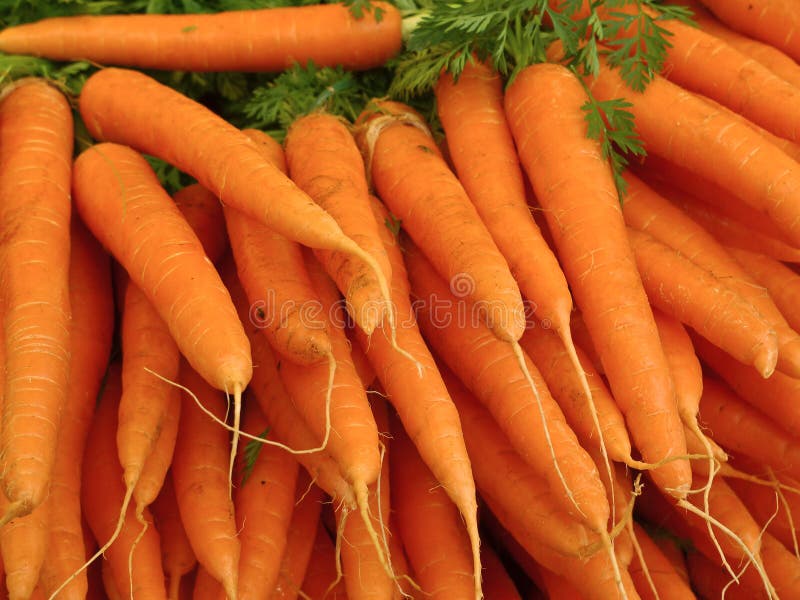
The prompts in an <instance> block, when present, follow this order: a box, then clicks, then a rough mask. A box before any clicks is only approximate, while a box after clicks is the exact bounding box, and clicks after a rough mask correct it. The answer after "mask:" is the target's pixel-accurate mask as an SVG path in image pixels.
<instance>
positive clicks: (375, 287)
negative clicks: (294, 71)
mask: <svg viewBox="0 0 800 600" xmlns="http://www.w3.org/2000/svg"><path fill="white" fill-rule="evenodd" d="M284 144H285V147H286V162H287V164H288V166H289V174H290V176H291V178H292V181H294V182H295V183H296V184H297V185H298V186H299V187H300V189H302V190H303V191H304V192H306V193H307V194H308V195H309V196H311V198H313V199H314V201H315V202H316V203H317V204H319V205H320V206H321V207H322V208H323V209H325V211H326V212H328V213H329V214H330V215H332V216H333V217H334V218H335V219H336V222H337V223H339V225H340V226H341V228H342V231H343V232H344V233H345V234H346V235H347V236H348V237H350V238H351V239H352V240H354V241H355V242H356V243H357V244H358V245H359V246H361V248H362V249H363V250H364V251H365V252H367V253H369V255H370V256H372V257H373V258H374V260H375V263H376V264H377V265H378V267H379V268H377V269H374V270H373V269H372V268H370V265H368V264H367V263H364V262H363V261H360V260H357V259H355V257H353V256H351V255H348V254H345V253H342V252H331V251H328V250H318V251H316V252H315V256H316V257H317V259H318V260H319V261H320V263H322V265H323V267H325V271H326V272H327V273H328V275H330V277H331V278H332V279H333V280H334V281H335V282H336V285H337V287H338V288H339V290H340V291H341V292H342V294H343V295H344V297H345V302H346V303H347V304H346V306H347V310H348V312H349V313H350V315H351V316H352V317H353V319H354V320H355V322H356V324H357V325H358V326H359V327H360V328H361V329H363V330H364V332H365V333H366V334H367V335H370V334H371V333H372V332H373V331H374V329H375V328H376V327H377V326H378V325H379V324H380V322H381V321H382V320H383V317H384V314H385V315H386V316H387V317H388V319H389V322H390V323H391V322H393V320H394V314H393V312H392V311H391V306H390V303H389V289H388V281H390V280H391V276H392V268H391V266H390V265H389V259H388V258H387V256H386V251H385V250H384V248H383V244H382V243H381V240H380V237H379V236H378V226H377V225H376V223H375V221H374V220H373V219H371V218H370V216H369V215H370V213H371V210H370V206H369V203H370V200H369V189H368V187H367V177H366V173H365V172H364V161H363V159H362V158H361V154H360V153H359V150H358V146H357V145H356V142H355V139H353V136H352V135H351V134H350V131H349V130H348V126H347V125H346V124H345V123H344V122H342V121H341V120H340V119H338V118H337V117H335V116H333V115H329V114H325V113H313V114H310V115H307V116H304V117H301V118H299V119H297V120H295V121H294V123H292V125H291V126H290V127H289V130H288V131H287V133H286V140H285V142H284ZM387 311H388V312H387ZM393 330H394V328H393Z"/></svg>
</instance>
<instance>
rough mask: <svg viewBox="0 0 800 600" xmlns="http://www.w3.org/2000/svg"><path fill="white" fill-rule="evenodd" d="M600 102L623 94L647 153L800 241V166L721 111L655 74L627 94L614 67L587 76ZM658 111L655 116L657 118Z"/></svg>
mask: <svg viewBox="0 0 800 600" xmlns="http://www.w3.org/2000/svg"><path fill="white" fill-rule="evenodd" d="M587 85H589V86H590V89H591V90H592V93H593V95H594V96H595V97H596V98H597V99H598V100H609V99H611V98H619V97H623V98H625V99H626V100H627V101H629V102H630V103H631V106H630V107H629V109H628V110H629V111H630V112H631V114H633V116H634V118H635V120H636V128H637V131H638V133H639V135H640V137H641V138H642V140H643V142H644V144H645V146H646V148H647V151H648V152H649V153H653V154H657V155H659V156H662V157H664V158H666V159H667V160H669V161H671V162H673V163H675V164H677V165H679V166H683V167H686V168H688V169H689V170H690V171H692V172H694V173H697V174H699V175H701V176H703V177H705V178H706V179H709V180H711V181H713V182H714V183H716V184H718V185H720V186H721V187H722V188H724V189H726V190H727V191H729V192H731V193H733V194H734V195H735V196H736V197H738V198H740V199H741V200H742V201H744V202H745V203H747V204H750V205H751V206H753V207H754V208H757V209H758V210H760V211H761V212H764V213H766V214H767V215H769V217H770V218H771V219H772V220H773V222H774V223H775V224H776V226H777V227H778V228H779V229H780V230H781V231H782V232H783V233H784V234H785V235H786V236H788V238H789V240H790V241H793V242H794V243H795V244H800V218H798V217H800V198H798V196H797V193H796V192H797V190H798V189H800V165H798V164H797V162H796V161H795V160H794V159H793V158H791V157H790V156H788V155H787V154H786V153H784V152H783V151H782V150H780V149H779V148H777V147H776V146H774V145H772V144H770V143H769V142H768V141H766V140H765V139H764V138H763V137H762V136H761V135H759V134H758V133H757V132H755V131H753V129H751V128H750V127H748V126H747V125H745V124H743V123H741V122H740V121H739V120H737V119H734V118H732V117H730V115H728V114H726V112H725V111H722V110H719V109H717V108H714V107H713V106H711V105H710V104H708V103H707V102H705V101H703V100H702V99H701V98H699V97H697V96H695V95H694V94H692V93H691V92H688V91H686V90H683V89H682V88H680V87H679V86H677V85H676V84H674V83H671V82H669V81H667V80H666V79H663V78H661V77H658V76H656V77H655V79H654V80H653V81H652V82H651V83H650V84H649V85H648V86H647V89H646V90H645V91H644V92H642V93H641V94H634V93H631V92H630V90H629V89H628V88H627V87H626V84H625V82H624V81H623V80H622V78H621V77H620V75H619V72H618V71H617V70H616V69H609V68H603V69H601V72H600V74H599V75H598V77H597V78H595V79H591V80H587ZM655 115H658V118H655Z"/></svg>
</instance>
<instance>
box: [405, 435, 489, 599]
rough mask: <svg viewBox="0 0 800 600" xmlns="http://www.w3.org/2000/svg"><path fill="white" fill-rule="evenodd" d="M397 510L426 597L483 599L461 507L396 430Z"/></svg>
mask: <svg viewBox="0 0 800 600" xmlns="http://www.w3.org/2000/svg"><path fill="white" fill-rule="evenodd" d="M392 438H393V439H392V451H391V453H390V459H391V476H392V506H393V507H394V508H395V510H396V511H397V525H398V527H399V531H400V536H401V537H402V539H403V545H404V546H405V549H406V554H407V555H408V559H409V562H410V564H411V568H412V569H413V571H414V573H415V575H416V578H417V582H418V583H419V585H420V587H421V588H422V594H423V595H424V596H425V597H426V598H476V599H479V598H482V597H483V594H482V592H481V585H480V581H477V582H476V581H475V579H474V577H473V576H472V572H473V569H472V565H473V559H472V551H471V550H470V545H471V544H470V540H469V536H468V535H467V531H466V529H465V528H464V526H463V524H462V522H461V518H460V515H459V513H458V509H457V508H456V506H455V504H453V503H452V501H451V500H450V499H449V498H448V497H447V495H446V494H445V492H444V490H443V489H441V487H439V485H438V482H437V480H436V478H435V477H434V476H433V474H432V473H431V471H430V470H429V469H428V467H427V466H426V465H425V463H424V462H423V461H422V459H421V458H420V456H419V454H418V453H417V451H416V449H415V448H414V446H413V444H412V443H411V439H410V438H409V437H408V434H407V433H406V432H405V430H404V429H403V428H402V426H400V424H399V423H398V422H395V423H394V424H393V426H392Z"/></svg>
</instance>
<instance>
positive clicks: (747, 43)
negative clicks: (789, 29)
mask: <svg viewBox="0 0 800 600" xmlns="http://www.w3.org/2000/svg"><path fill="white" fill-rule="evenodd" d="M675 3H678V4H681V5H683V6H687V7H688V8H690V9H691V10H692V16H693V19H694V21H695V23H697V24H698V25H699V26H700V28H701V29H702V30H703V31H706V32H708V33H710V34H711V35H713V36H714V37H718V38H720V39H721V40H724V41H725V42H726V43H728V44H730V45H731V46H733V47H734V48H736V49H737V50H739V52H741V53H742V54H745V55H746V56H749V57H751V58H754V59H756V60H757V61H758V62H760V63H761V64H762V65H764V66H765V67H767V68H768V69H770V70H771V71H772V72H773V73H775V74H776V75H778V76H780V77H782V78H783V79H785V80H786V81H788V82H789V83H791V84H792V85H794V86H796V87H800V68H799V67H798V65H797V63H796V62H795V61H794V60H793V59H792V58H790V57H789V56H787V55H786V54H785V53H783V52H781V51H780V50H778V49H777V48H775V47H774V46H771V45H769V44H765V43H763V42H759V41H756V40H754V39H752V38H749V37H747V36H746V35H742V34H741V33H738V32H736V31H735V30H733V29H730V28H729V27H727V26H726V25H724V24H723V23H721V22H720V21H718V20H717V19H716V18H714V16H713V15H712V14H711V13H710V12H708V10H707V9H706V8H705V7H704V6H703V5H702V4H701V3H700V2H699V1H697V0H675Z"/></svg>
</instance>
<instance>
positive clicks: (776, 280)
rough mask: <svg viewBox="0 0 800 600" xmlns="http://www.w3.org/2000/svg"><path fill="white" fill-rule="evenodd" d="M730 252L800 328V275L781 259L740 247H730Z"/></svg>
mask: <svg viewBox="0 0 800 600" xmlns="http://www.w3.org/2000/svg"><path fill="white" fill-rule="evenodd" d="M727 250H728V252H729V253H730V254H731V255H732V256H733V258H735V259H736V261H737V262H738V263H739V264H740V265H741V266H742V268H744V269H745V270H746V271H747V273H748V274H749V275H750V276H751V277H753V279H755V280H756V281H757V282H758V283H759V285H762V286H764V288H766V290H767V292H768V293H769V296H770V298H772V300H773V301H774V302H775V306H777V307H778V309H779V310H780V311H781V314H783V316H784V317H786V320H787V321H788V323H789V325H790V326H791V327H792V329H795V330H799V329H800V312H798V310H797V306H798V300H800V275H798V274H797V272H795V271H793V270H792V269H791V268H789V267H787V266H786V265H784V264H782V263H781V262H780V261H778V260H775V259H774V258H770V257H769V256H764V255H763V254H758V253H757V252H749V251H747V250H741V249H739V248H728V249H727Z"/></svg>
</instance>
